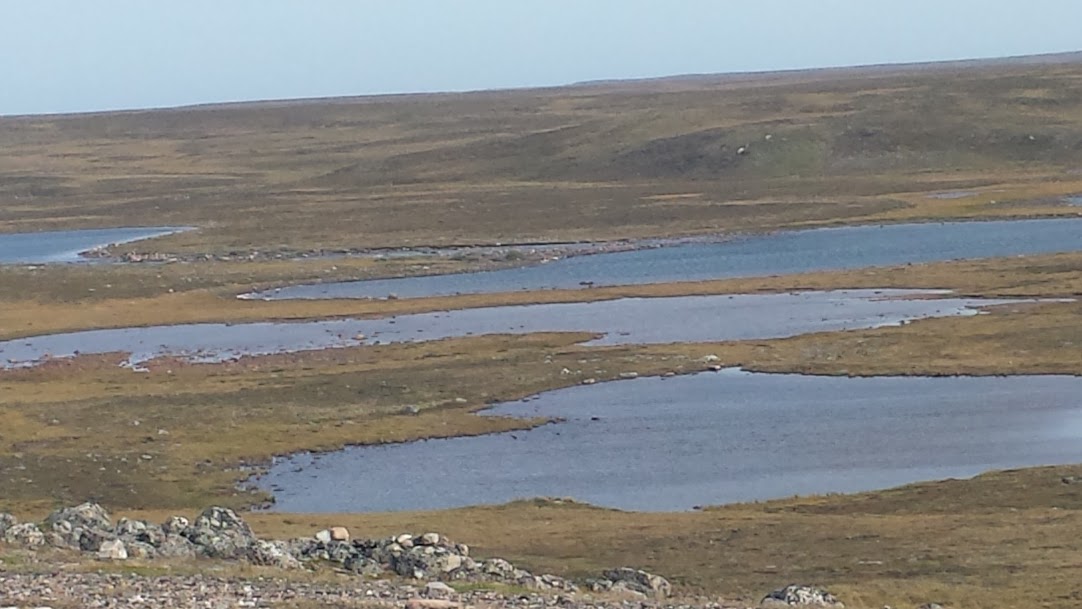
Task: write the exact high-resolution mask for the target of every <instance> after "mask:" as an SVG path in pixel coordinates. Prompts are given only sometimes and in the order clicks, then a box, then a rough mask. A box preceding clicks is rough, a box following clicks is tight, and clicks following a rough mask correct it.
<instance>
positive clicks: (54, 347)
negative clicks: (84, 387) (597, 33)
mask: <svg viewBox="0 0 1082 609" xmlns="http://www.w3.org/2000/svg"><path fill="white" fill-rule="evenodd" d="M936 295H938V296H942V295H943V293H942V292H935V291H920V290H909V291H906V290H835V291H827V292H793V293H785V294H745V295H715V296H682V297H670V298H624V299H619V300H610V301H601V302H593V303H585V302H584V303H567V304H538V305H520V306H501V307H487V308H480V309H465V310H456V311H444V312H436V313H421V314H415V315H400V316H398V317H393V318H386V319H338V320H326V321H311V322H293V323H273V322H260V323H244V324H188V325H176V326H152V327H146V328H119V329H112V330H90V331H84V332H71V333H66V334H52V335H46V336H35V337H29V338H23V339H15V340H9V341H0V366H9V367H10V366H23V365H29V364H33V363H35V362H38V361H41V360H43V359H45V358H48V357H70V356H72V355H75V354H77V353H82V354H94V353H110V352H124V353H130V354H131V356H130V358H129V364H133V365H135V364H139V363H140V362H144V361H146V360H149V359H152V358H154V357H158V356H162V355H173V356H183V357H187V358H189V359H191V360H193V361H205V362H209V361H221V360H224V359H230V358H236V357H240V356H243V355H267V354H273V353H286V352H294V351H305V350H313V349H325V348H330V347H349V346H357V345H363V344H369V345H371V344H387V343H399V342H418V341H426V340H437V339H441V338H451V337H461V336H469V335H480V334H502V333H509V334H526V333H530V332H552V331H585V332H595V333H598V334H601V335H603V336H601V337H599V338H598V339H597V340H595V341H593V342H592V343H591V344H605V345H612V344H642V343H671V342H708V341H722V340H740V339H756V338H780V337H786V336H796V335H798V334H806V333H809V332H826V331H836V330H850V329H857V328H873V327H879V326H886V325H896V324H900V323H904V322H906V321H911V320H916V319H923V318H928V317H948V316H957V315H974V314H976V313H977V310H976V309H975V308H974V307H980V306H986V305H995V304H1003V303H1007V302H1019V301H1009V300H989V299H977V298H949V297H946V298H934V299H928V298H922V297H927V296H936Z"/></svg>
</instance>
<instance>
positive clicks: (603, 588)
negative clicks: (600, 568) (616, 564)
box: [587, 567, 672, 598]
mask: <svg viewBox="0 0 1082 609" xmlns="http://www.w3.org/2000/svg"><path fill="white" fill-rule="evenodd" d="M587 583H588V584H589V586H590V589H591V590H593V591H594V592H633V593H637V594H641V595H644V596H648V597H652V598H667V597H668V596H670V595H671V594H672V585H671V584H669V580H667V579H665V578H664V577H661V576H660V575H654V574H653V573H647V572H646V571H641V570H638V569H631V568H628V567H622V568H620V569H610V570H608V571H606V572H605V574H604V577H603V578H602V579H593V580H590V581H589V582H587Z"/></svg>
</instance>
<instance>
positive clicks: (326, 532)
mask: <svg viewBox="0 0 1082 609" xmlns="http://www.w3.org/2000/svg"><path fill="white" fill-rule="evenodd" d="M332 539H334V536H333V535H332V534H331V530H330V529H323V530H322V531H319V532H318V533H316V541H318V542H320V543H331V540H332Z"/></svg>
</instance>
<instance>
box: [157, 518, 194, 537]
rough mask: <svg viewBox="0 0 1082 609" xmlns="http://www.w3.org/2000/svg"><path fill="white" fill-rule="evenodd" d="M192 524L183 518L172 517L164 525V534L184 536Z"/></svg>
mask: <svg viewBox="0 0 1082 609" xmlns="http://www.w3.org/2000/svg"><path fill="white" fill-rule="evenodd" d="M190 526H191V523H190V522H188V519H187V518H185V517H183V516H170V517H169V519H168V520H166V521H165V522H163V523H162V532H164V533H165V534H166V535H183V534H184V533H185V531H187V530H188V527H190Z"/></svg>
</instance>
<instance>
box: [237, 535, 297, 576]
mask: <svg viewBox="0 0 1082 609" xmlns="http://www.w3.org/2000/svg"><path fill="white" fill-rule="evenodd" d="M247 558H248V562H250V563H252V564H253V565H261V566H264V567H277V568H279V569H299V568H301V561H300V560H298V559H297V557H296V556H293V555H292V554H290V552H289V547H288V544H287V543H286V542H282V541H263V540H256V541H255V542H253V543H252V545H250V546H249V547H248V552H247Z"/></svg>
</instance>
